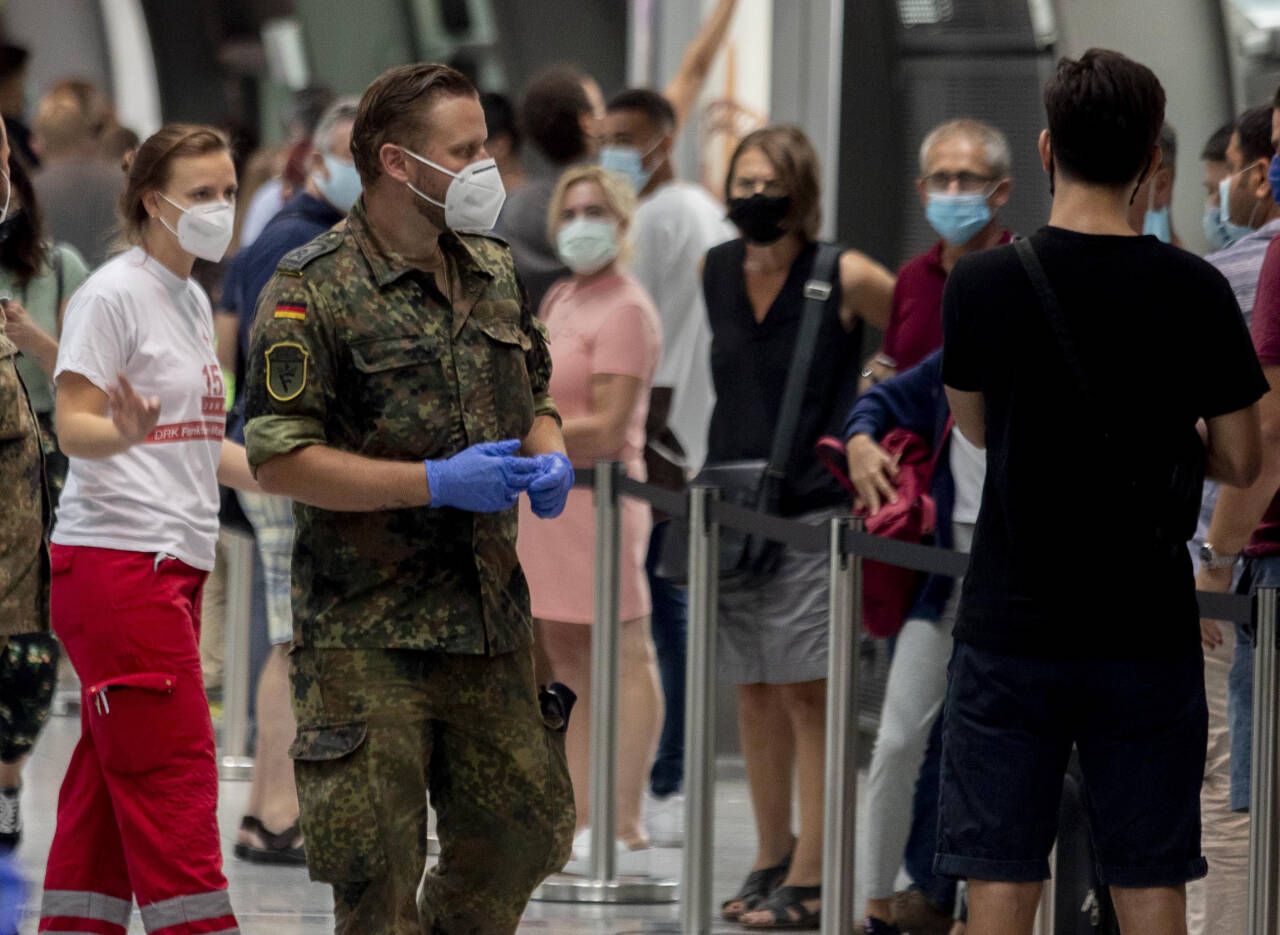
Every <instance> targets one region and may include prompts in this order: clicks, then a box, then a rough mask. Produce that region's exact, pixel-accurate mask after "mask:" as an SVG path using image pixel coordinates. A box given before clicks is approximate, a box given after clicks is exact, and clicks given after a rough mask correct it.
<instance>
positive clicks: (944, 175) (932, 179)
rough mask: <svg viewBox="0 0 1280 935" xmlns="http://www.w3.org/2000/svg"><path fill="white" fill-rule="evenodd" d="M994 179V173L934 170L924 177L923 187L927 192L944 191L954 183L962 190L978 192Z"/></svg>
mask: <svg viewBox="0 0 1280 935" xmlns="http://www.w3.org/2000/svg"><path fill="white" fill-rule="evenodd" d="M995 180H996V176H994V175H978V174H977V173H975V172H934V173H932V174H931V175H926V176H925V177H924V188H925V191H929V192H945V191H949V190H950V188H951V186H952V185H955V186H956V188H957V189H958V190H959V191H962V192H966V193H968V192H980V191H984V190H985V189H986V188H987V186H988V185H990V184H991V183H992V182H994V181H995Z"/></svg>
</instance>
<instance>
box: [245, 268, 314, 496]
mask: <svg viewBox="0 0 1280 935" xmlns="http://www.w3.org/2000/svg"><path fill="white" fill-rule="evenodd" d="M247 369H248V373H247V375H246V379H245V418H246V419H247V420H248V421H247V423H246V425H245V432H244V440H245V450H246V453H247V454H248V457H249V467H250V468H251V469H252V470H253V471H254V473H255V474H256V473H257V470H258V468H259V467H260V466H261V465H262V464H263V463H264V462H266V461H269V460H271V459H272V458H274V457H276V456H277V455H282V454H287V453H289V452H290V451H293V450H294V449H296V448H303V447H306V446H307V445H323V444H325V443H326V441H327V440H328V438H327V435H326V432H325V427H326V425H327V424H328V413H329V410H330V407H331V406H332V403H333V386H334V377H335V356H334V348H333V341H332V332H331V330H330V328H329V319H328V316H327V314H326V312H325V310H324V309H323V308H322V307H321V305H320V303H319V301H318V294H317V292H316V290H314V289H312V288H311V287H310V286H309V284H308V283H307V281H306V279H305V278H304V277H303V276H299V275H298V274H296V273H285V272H277V273H276V274H275V275H274V276H272V277H271V280H270V281H269V282H268V283H267V285H266V288H264V289H263V290H262V295H261V296H259V298H258V309H257V312H256V318H255V320H254V323H253V332H252V335H251V340H250V349H249V361H248V368H247Z"/></svg>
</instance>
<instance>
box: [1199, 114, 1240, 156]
mask: <svg viewBox="0 0 1280 935" xmlns="http://www.w3.org/2000/svg"><path fill="white" fill-rule="evenodd" d="M1234 132H1236V122H1235V121H1234V120H1228V121H1227V122H1226V123H1224V124H1223V125H1222V126H1220V127H1218V129H1216V130H1214V131H1213V136H1211V137H1209V139H1208V140H1206V141H1205V144H1204V149H1202V150H1200V158H1201V159H1202V160H1203V161H1204V162H1226V161H1227V144H1228V143H1230V142H1231V134H1232V133H1234Z"/></svg>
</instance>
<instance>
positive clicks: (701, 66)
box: [663, 0, 737, 134]
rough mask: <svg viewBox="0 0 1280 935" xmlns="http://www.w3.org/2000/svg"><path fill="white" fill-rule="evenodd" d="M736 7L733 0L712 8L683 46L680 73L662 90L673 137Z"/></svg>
mask: <svg viewBox="0 0 1280 935" xmlns="http://www.w3.org/2000/svg"><path fill="white" fill-rule="evenodd" d="M736 6H737V0H720V2H719V3H718V4H716V8H715V9H714V10H712V11H711V15H710V16H709V17H707V20H706V22H704V23H703V24H702V28H701V29H699V30H698V34H697V35H696V36H694V37H693V40H692V41H691V42H690V43H689V44H688V45H687V46H685V50H684V56H683V58H681V60H680V69H679V70H678V71H677V72H676V74H675V76H674V77H673V78H672V79H671V80H670V81H669V82H668V83H667V86H666V88H665V89H664V90H663V94H664V95H665V96H666V98H667V100H668V101H670V102H671V107H672V109H673V110H674V111H675V112H676V132H677V134H678V133H679V132H680V129H681V128H682V127H683V126H684V125H685V124H686V123H687V122H688V120H689V118H690V117H691V116H692V115H693V108H694V105H695V104H696V103H697V102H698V95H700V94H701V93H702V87H703V85H705V84H706V83H707V75H708V74H709V73H710V71H711V65H712V63H713V62H714V61H715V59H716V53H717V52H719V51H720V46H721V45H723V44H724V37H725V36H726V35H727V34H728V32H729V23H730V22H732V20H733V10H734V7H736Z"/></svg>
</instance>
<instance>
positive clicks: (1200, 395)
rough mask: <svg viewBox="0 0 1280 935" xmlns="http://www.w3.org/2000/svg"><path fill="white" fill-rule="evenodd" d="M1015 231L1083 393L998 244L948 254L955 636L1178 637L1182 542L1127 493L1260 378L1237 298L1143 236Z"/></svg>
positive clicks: (1058, 644)
mask: <svg viewBox="0 0 1280 935" xmlns="http://www.w3.org/2000/svg"><path fill="white" fill-rule="evenodd" d="M1031 244H1032V246H1033V247H1034V248H1035V251H1036V254H1037V256H1038V257H1039V258H1040V262H1041V264H1042V265H1043V266H1044V269H1045V273H1046V275H1047V276H1048V278H1049V282H1050V283H1051V284H1052V286H1053V289H1054V291H1055V293H1056V295H1057V297H1058V303H1059V305H1060V306H1061V308H1062V313H1063V316H1064V317H1065V318H1066V320H1067V322H1068V324H1069V326H1070V330H1071V333H1072V335H1073V336H1074V340H1075V344H1076V348H1077V354H1078V356H1079V358H1080V362H1081V366H1082V367H1083V368H1084V370H1085V372H1086V374H1087V378H1088V380H1089V383H1090V391H1091V394H1092V395H1091V397H1090V398H1089V399H1086V397H1085V396H1084V394H1083V391H1082V390H1081V389H1080V387H1079V382H1078V380H1077V379H1076V377H1075V376H1074V374H1073V371H1072V370H1071V369H1070V368H1069V367H1068V365H1067V363H1066V360H1065V358H1064V356H1063V354H1062V351H1061V350H1060V345H1059V343H1058V341H1057V339H1056V338H1055V336H1054V333H1053V331H1052V328H1051V325H1050V323H1049V319H1048V317H1047V313H1046V312H1045V311H1044V309H1043V307H1042V306H1041V304H1040V302H1039V300H1038V298H1037V297H1036V294H1035V292H1034V291H1033V289H1032V286H1031V281H1030V279H1029V278H1028V276H1027V274H1026V271H1025V270H1024V269H1023V267H1022V264H1021V263H1020V262H1019V260H1018V257H1017V254H1016V252H1015V250H1014V248H1013V247H1012V246H1004V247H997V248H995V249H992V250H987V251H984V252H982V253H978V254H975V255H973V256H970V257H966V258H965V259H963V260H961V261H960V262H959V263H957V264H956V267H955V270H954V271H953V272H952V274H951V276H950V278H949V279H948V280H947V286H946V291H945V293H944V295H943V300H942V310H943V327H944V332H945V335H946V340H945V343H944V357H943V371H942V376H943V382H944V383H946V384H947V385H948V386H951V387H954V388H955V389H958V390H967V391H971V392H981V393H982V395H983V401H984V404H985V408H986V444H987V477H986V486H985V489H984V491H983V499H982V508H981V511H980V512H979V515H978V524H977V529H976V530H975V533H974V540H973V552H972V558H971V561H970V566H969V574H968V575H967V577H966V578H965V583H964V590H963V594H962V599H961V602H960V616H959V620H958V621H957V624H956V629H955V637H956V639H957V640H961V641H962V642H966V643H969V644H971V645H974V646H978V647H980V648H984V649H989V650H993V651H996V652H1006V653H1011V654H1019V655H1037V656H1055V657H1064V658H1066V657H1076V658H1079V657H1086V658H1087V657H1096V658H1134V657H1141V656H1152V655H1175V654H1178V653H1183V652H1190V651H1194V650H1195V647H1196V646H1197V644H1198V640H1199V627H1198V624H1197V620H1198V611H1197V609H1196V602H1195V588H1194V581H1193V578H1192V573H1191V560H1190V556H1189V554H1188V552H1187V548H1186V544H1185V542H1170V541H1168V538H1167V537H1165V538H1164V539H1163V541H1162V538H1161V537H1160V536H1159V535H1157V533H1156V526H1157V523H1156V521H1155V519H1154V516H1153V511H1152V510H1151V509H1148V508H1147V507H1148V506H1149V503H1148V504H1144V503H1141V502H1140V501H1141V500H1142V498H1143V497H1144V496H1148V495H1150V496H1151V497H1152V502H1154V499H1155V495H1156V493H1157V492H1159V491H1161V490H1165V491H1167V489H1168V487H1169V481H1170V478H1171V477H1172V476H1173V471H1174V468H1175V466H1176V463H1177V460H1178V455H1177V452H1178V451H1179V448H1180V446H1181V450H1182V451H1183V452H1184V454H1185V451H1186V448H1185V445H1186V440H1187V433H1188V432H1190V431H1192V430H1193V429H1194V425H1195V422H1196V420H1197V419H1198V418H1201V417H1203V418H1212V417H1214V416H1219V415H1224V414H1226V413H1229V412H1234V411H1236V410H1239V409H1244V408H1247V407H1248V406H1250V405H1251V404H1253V403H1254V402H1256V401H1257V400H1258V399H1259V398H1261V396H1262V395H1263V393H1265V392H1266V390H1267V383H1266V380H1265V379H1264V378H1263V376H1262V369H1261V367H1260V366H1259V365H1258V360H1257V357H1256V356H1255V355H1254V352H1253V346H1252V344H1251V343H1250V341H1249V333H1248V331H1247V330H1246V328H1245V325H1244V319H1243V317H1242V316H1241V314H1240V308H1239V306H1238V305H1237V303H1236V300H1235V296H1234V294H1233V293H1232V291H1231V287H1230V286H1229V285H1228V284H1227V280H1226V279H1225V278H1223V276H1222V275H1221V274H1220V273H1219V272H1218V271H1217V270H1215V269H1214V268H1213V267H1212V266H1210V265H1209V264H1208V263H1206V262H1204V261H1203V260H1201V259H1200V258H1198V257H1196V256H1193V255H1192V254H1190V253H1187V252H1185V251H1183V250H1180V249H1178V248H1176V247H1171V246H1168V245H1166V244H1163V243H1161V242H1160V241H1159V240H1158V239H1157V238H1155V237H1150V236H1145V237H1113V236H1099V235H1091V234H1081V233H1077V232H1074V231H1068V230H1064V229H1062V228H1056V227H1045V228H1043V229H1041V230H1040V231H1039V232H1037V233H1036V234H1035V235H1034V236H1033V237H1032V238H1031ZM1091 399H1097V400H1102V401H1105V402H1101V403H1093V402H1091V401H1090V400H1091ZM1104 407H1105V409H1106V411H1105V412H1099V411H1098V410H1099V409H1102V408H1104ZM1104 425H1105V426H1107V427H1108V428H1109V429H1110V431H1111V435H1112V436H1113V437H1112V439H1111V442H1110V443H1107V442H1105V441H1104V439H1103V437H1102V428H1103V426H1104Z"/></svg>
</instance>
